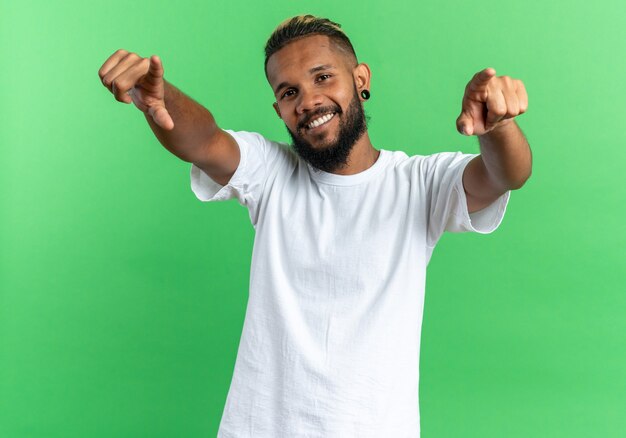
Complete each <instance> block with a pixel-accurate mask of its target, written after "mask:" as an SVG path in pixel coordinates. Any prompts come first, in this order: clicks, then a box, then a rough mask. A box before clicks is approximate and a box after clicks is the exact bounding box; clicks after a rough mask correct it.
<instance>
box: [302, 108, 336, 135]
mask: <svg viewBox="0 0 626 438" xmlns="http://www.w3.org/2000/svg"><path fill="white" fill-rule="evenodd" d="M336 115H337V113H336V112H334V111H333V112H331V113H327V114H324V115H323V116H322V117H316V118H315V119H314V120H313V121H312V122H310V123H308V124H306V125H305V126H304V130H305V131H307V132H308V131H315V130H317V129H318V128H320V127H323V126H326V125H327V124H328V122H330V121H331V120H332V119H334V118H335V116H336Z"/></svg>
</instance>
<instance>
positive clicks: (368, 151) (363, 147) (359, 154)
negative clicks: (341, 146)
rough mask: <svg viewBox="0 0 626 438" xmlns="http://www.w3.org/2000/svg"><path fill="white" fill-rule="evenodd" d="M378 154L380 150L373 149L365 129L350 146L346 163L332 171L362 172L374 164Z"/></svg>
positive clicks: (342, 173)
mask: <svg viewBox="0 0 626 438" xmlns="http://www.w3.org/2000/svg"><path fill="white" fill-rule="evenodd" d="M379 155H380V151H378V150H376V149H374V146H373V145H372V142H371V141H370V137H369V134H368V132H367V131H365V133H364V134H363V135H362V136H361V138H359V140H358V141H357V142H356V143H355V144H354V146H353V147H352V150H351V151H350V155H349V156H348V164H347V165H346V166H345V167H342V168H341V169H337V170H335V171H334V172H332V173H334V174H336V175H354V174H356V173H360V172H363V171H364V170H367V169H369V168H370V167H372V166H373V165H374V163H375V162H376V160H378V156H379Z"/></svg>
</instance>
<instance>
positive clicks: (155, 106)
mask: <svg viewBox="0 0 626 438" xmlns="http://www.w3.org/2000/svg"><path fill="white" fill-rule="evenodd" d="M98 76H100V80H101V81H102V84H103V85H104V86H105V87H106V88H108V89H109V91H110V92H111V93H113V95H114V96H115V99H116V100H117V101H118V102H123V103H131V102H132V103H134V104H135V106H136V107H137V108H139V110H140V111H141V112H143V113H144V114H146V115H150V116H151V117H152V119H153V120H154V121H155V123H156V124H157V125H159V126H160V127H161V128H163V129H165V130H168V131H170V130H172V129H174V121H173V120H172V117H171V116H170V114H169V113H168V112H167V109H166V108H165V81H164V79H163V65H162V64H161V60H160V59H159V57H158V56H157V55H152V56H151V57H150V58H142V57H140V56H139V55H137V54H135V53H131V52H128V51H126V50H124V49H120V50H117V51H116V52H115V53H113V54H112V55H111V56H110V57H109V59H107V60H106V61H105V62H104V64H102V67H100V70H98Z"/></svg>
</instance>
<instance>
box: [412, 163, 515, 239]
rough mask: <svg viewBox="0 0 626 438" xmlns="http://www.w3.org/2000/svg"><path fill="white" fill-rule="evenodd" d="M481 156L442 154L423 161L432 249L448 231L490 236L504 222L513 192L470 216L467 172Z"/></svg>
mask: <svg viewBox="0 0 626 438" xmlns="http://www.w3.org/2000/svg"><path fill="white" fill-rule="evenodd" d="M478 155H479V154H464V153H462V152H441V153H438V154H433V155H429V156H427V157H426V158H425V159H424V160H423V162H422V166H423V167H422V172H423V175H424V177H425V179H426V180H425V186H426V191H427V193H428V236H427V244H428V246H430V247H434V246H435V244H436V243H437V241H438V240H439V238H440V237H441V235H442V234H443V232H444V231H449V232H452V233H460V232H466V231H473V232H476V233H481V234H489V233H492V232H493V231H495V230H496V229H497V228H498V226H499V225H500V223H501V222H502V219H503V218H504V213H505V211H506V206H507V204H508V202H509V197H510V195H511V191H510V190H509V191H507V192H506V193H504V194H502V195H501V196H500V197H499V198H498V199H496V200H495V201H494V202H492V203H491V204H490V205H488V206H487V207H485V208H483V209H482V210H479V211H475V212H473V213H469V211H468V209H467V198H466V196H465V189H464V188H463V171H464V170H465V166H467V164H469V162H470V161H471V160H472V159H473V158H474V157H477V156H478Z"/></svg>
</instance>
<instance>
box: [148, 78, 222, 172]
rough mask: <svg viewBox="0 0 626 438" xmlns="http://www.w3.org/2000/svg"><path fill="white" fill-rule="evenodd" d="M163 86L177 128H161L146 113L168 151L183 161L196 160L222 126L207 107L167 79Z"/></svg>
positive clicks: (166, 103) (169, 110) (151, 126)
mask: <svg viewBox="0 0 626 438" xmlns="http://www.w3.org/2000/svg"><path fill="white" fill-rule="evenodd" d="M164 87H165V108H166V109H167V112H168V113H169V114H170V116H171V117H172V120H173V121H174V129H172V130H170V131H168V130H165V129H163V128H161V127H160V126H159V125H157V124H156V123H155V121H154V119H153V118H152V116H150V115H149V114H145V117H146V120H147V121H148V124H149V125H150V128H151V129H152V131H153V132H154V135H156V137H157V138H158V139H159V142H161V144H162V145H163V146H164V147H165V148H166V149H167V150H168V151H170V152H171V153H173V154H174V155H176V156H177V157H179V158H180V159H182V160H184V161H187V162H194V161H196V160H197V159H198V157H200V156H201V154H202V153H203V150H204V148H205V147H206V145H207V144H210V142H211V138H212V137H213V136H214V135H215V134H216V133H217V132H218V129H219V128H218V127H217V124H216V123H215V119H214V118H213V115H212V114H211V113H210V112H209V111H208V110H207V109H206V108H205V107H203V106H202V105H200V104H199V103H198V102H196V101H194V100H193V99H191V98H190V97H189V96H187V95H185V94H184V93H183V92H182V91H180V90H179V89H178V88H176V87H175V86H173V85H172V84H170V83H169V82H167V81H164Z"/></svg>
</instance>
